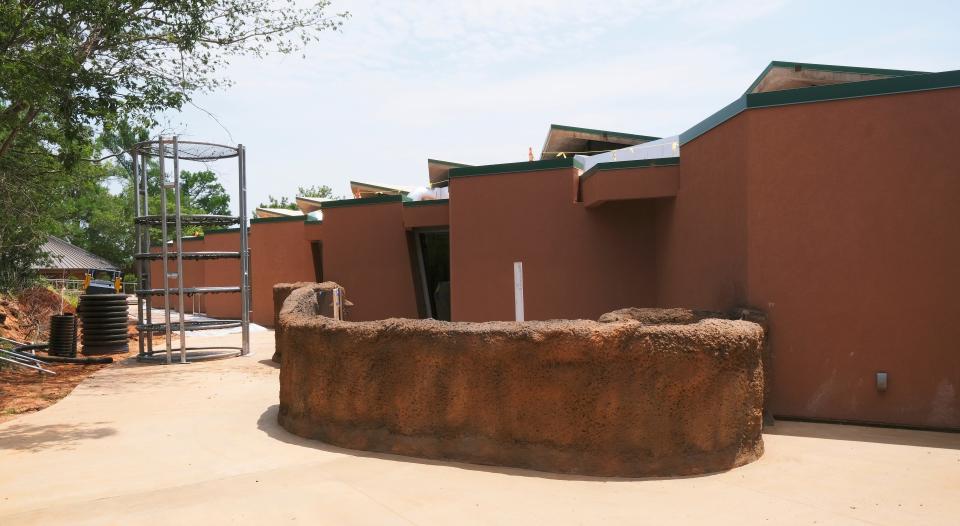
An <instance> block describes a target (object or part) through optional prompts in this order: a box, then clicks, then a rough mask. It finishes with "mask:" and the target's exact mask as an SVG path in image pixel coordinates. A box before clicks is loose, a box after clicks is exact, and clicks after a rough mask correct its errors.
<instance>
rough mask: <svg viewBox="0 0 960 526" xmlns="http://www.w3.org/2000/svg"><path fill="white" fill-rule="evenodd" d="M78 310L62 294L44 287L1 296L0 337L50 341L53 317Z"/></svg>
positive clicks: (29, 340) (23, 340) (26, 340)
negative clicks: (51, 318) (51, 317)
mask: <svg viewBox="0 0 960 526" xmlns="http://www.w3.org/2000/svg"><path fill="white" fill-rule="evenodd" d="M75 311H76V309H75V308H74V307H73V305H71V304H70V303H69V302H67V301H66V300H64V299H63V298H61V297H60V295H59V294H57V293H56V292H54V291H52V290H50V289H47V288H44V287H32V288H29V289H25V290H23V291H21V292H20V293H19V294H17V295H16V296H3V297H0V336H3V337H4V338H10V339H11V340H17V341H21V342H32V341H35V340H36V341H46V339H47V337H48V336H49V330H50V316H52V315H54V314H60V313H61V312H63V313H64V314H67V313H73V312H75Z"/></svg>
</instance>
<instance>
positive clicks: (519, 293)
mask: <svg viewBox="0 0 960 526" xmlns="http://www.w3.org/2000/svg"><path fill="white" fill-rule="evenodd" d="M513 307H514V316H515V318H516V320H517V321H523V262H522V261H515V262H514V263H513Z"/></svg>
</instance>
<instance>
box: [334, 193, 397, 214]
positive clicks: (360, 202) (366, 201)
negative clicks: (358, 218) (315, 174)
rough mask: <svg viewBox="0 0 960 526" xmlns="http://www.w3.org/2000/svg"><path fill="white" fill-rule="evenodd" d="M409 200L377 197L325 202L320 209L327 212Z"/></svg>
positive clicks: (392, 196)
mask: <svg viewBox="0 0 960 526" xmlns="http://www.w3.org/2000/svg"><path fill="white" fill-rule="evenodd" d="M406 200H407V198H406V197H404V196H402V195H377V196H374V197H358V198H355V199H337V200H333V201H324V202H323V203H322V204H321V205H320V208H321V209H322V210H327V209H329V208H344V207H348V206H364V205H379V204H383V203H402V202H404V201H406Z"/></svg>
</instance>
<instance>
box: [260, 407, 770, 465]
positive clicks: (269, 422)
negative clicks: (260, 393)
mask: <svg viewBox="0 0 960 526" xmlns="http://www.w3.org/2000/svg"><path fill="white" fill-rule="evenodd" d="M279 411H280V405H279V404H274V405H272V406H270V407H268V408H267V410H266V411H264V412H263V414H261V415H260V418H259V419H258V420H257V428H259V429H260V430H261V431H263V432H264V433H266V434H267V435H269V436H270V437H271V438H274V439H277V440H279V441H281V442H285V443H287V444H295V445H298V446H303V447H308V448H311V449H317V450H320V451H326V452H328V453H337V454H340V455H350V456H353V457H361V458H375V459H380V460H386V461H391V462H407V463H411V464H423V465H427V466H446V467H452V468H458V469H465V470H469V471H483V472H486V473H497V474H500V475H510V476H515V477H534V478H541V479H550V480H571V481H588V482H598V483H601V482H636V481H644V480H676V479H696V478H701V477H712V476H714V475H719V474H721V473H725V472H726V471H729V470H726V471H718V472H715V473H707V474H704V475H687V476H682V477H648V478H617V477H590V476H584V475H570V474H562V473H548V472H545V471H534V470H531V469H521V468H511V467H504V466H484V465H480V464H468V463H465V462H455V461H445V460H434V459H428V458H417V457H408V456H403V455H393V454H390V453H377V452H373V451H361V450H356V449H347V448H342V447H338V446H334V445H331V444H327V443H326V442H321V441H319V440H313V439H309V438H303V437H301V436H297V435H294V434H293V433H290V432H289V431H287V430H286V429H284V428H283V427H281V426H280V424H279V423H278V422H277V415H278V414H279ZM761 460H762V458H761Z"/></svg>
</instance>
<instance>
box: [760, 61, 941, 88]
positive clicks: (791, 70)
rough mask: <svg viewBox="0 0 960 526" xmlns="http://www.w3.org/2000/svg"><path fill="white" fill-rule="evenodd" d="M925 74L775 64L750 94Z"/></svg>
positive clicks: (798, 64) (921, 72) (820, 65)
mask: <svg viewBox="0 0 960 526" xmlns="http://www.w3.org/2000/svg"><path fill="white" fill-rule="evenodd" d="M924 73H928V72H926V71H909V70H902V69H879V68H860V67H854V66H833V65H829V64H807V63H803V62H783V61H779V60H775V61H773V62H771V63H770V65H768V66H767V67H766V69H764V70H763V72H762V73H760V76H758V77H757V78H756V80H754V81H753V83H752V84H750V87H749V88H747V91H746V93H767V92H770V91H780V90H786V89H797V88H810V87H813V86H829V85H832V84H845V83H848V82H861V81H864V80H879V79H886V78H890V77H904V76H908V75H921V74H924Z"/></svg>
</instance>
